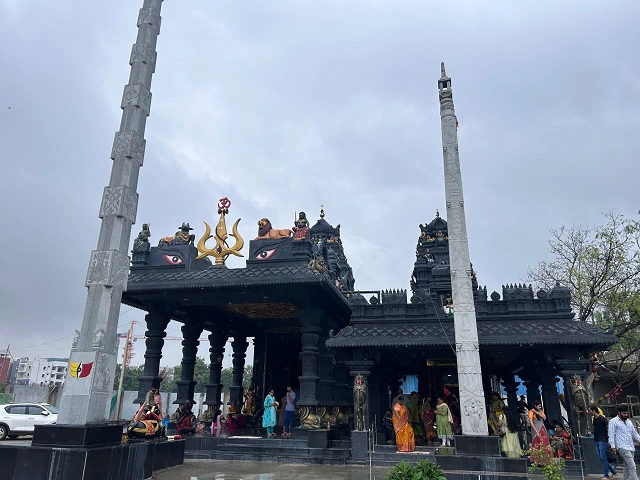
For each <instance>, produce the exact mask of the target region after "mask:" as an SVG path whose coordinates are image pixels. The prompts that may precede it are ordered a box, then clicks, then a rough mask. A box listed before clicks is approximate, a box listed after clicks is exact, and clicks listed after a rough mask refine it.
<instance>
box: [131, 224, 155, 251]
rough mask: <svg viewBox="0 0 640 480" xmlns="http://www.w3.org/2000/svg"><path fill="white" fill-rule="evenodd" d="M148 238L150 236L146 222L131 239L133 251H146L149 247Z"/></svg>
mask: <svg viewBox="0 0 640 480" xmlns="http://www.w3.org/2000/svg"><path fill="white" fill-rule="evenodd" d="M149 238H151V230H150V229H149V224H148V223H143V224H142V230H140V233H139V234H138V236H137V237H136V238H135V239H134V240H133V251H134V252H148V251H149V249H150V248H151V245H150V244H149Z"/></svg>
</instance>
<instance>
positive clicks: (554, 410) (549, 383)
mask: <svg viewBox="0 0 640 480" xmlns="http://www.w3.org/2000/svg"><path fill="white" fill-rule="evenodd" d="M557 381H558V378H557V377H556V375H555V373H553V372H551V375H544V376H543V377H542V402H543V408H544V413H546V415H547V418H548V419H549V421H551V420H561V419H562V414H561V413H560V398H559V396H558V389H557V388H556V382H557Z"/></svg>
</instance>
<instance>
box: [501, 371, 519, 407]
mask: <svg viewBox="0 0 640 480" xmlns="http://www.w3.org/2000/svg"><path fill="white" fill-rule="evenodd" d="M518 385H519V382H516V380H515V378H514V377H513V375H512V374H505V375H504V377H503V378H502V386H503V387H504V389H505V391H506V392H507V408H508V409H509V411H510V412H511V413H512V414H513V416H514V417H517V416H518Z"/></svg>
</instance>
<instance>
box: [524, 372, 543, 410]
mask: <svg viewBox="0 0 640 480" xmlns="http://www.w3.org/2000/svg"><path fill="white" fill-rule="evenodd" d="M521 378H522V377H521ZM522 384H523V385H524V386H525V388H526V389H527V403H528V404H529V406H531V405H533V402H535V401H539V400H541V399H540V379H539V378H538V377H537V375H530V376H527V377H526V378H525V379H524V382H522Z"/></svg>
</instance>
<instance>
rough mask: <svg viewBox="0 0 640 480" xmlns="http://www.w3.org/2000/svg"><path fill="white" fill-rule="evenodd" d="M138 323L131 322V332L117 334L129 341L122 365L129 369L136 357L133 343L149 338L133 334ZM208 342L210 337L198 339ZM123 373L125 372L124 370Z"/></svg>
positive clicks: (177, 338)
mask: <svg viewBox="0 0 640 480" xmlns="http://www.w3.org/2000/svg"><path fill="white" fill-rule="evenodd" d="M136 323H139V322H137V321H136V320H131V326H130V327H129V330H127V332H126V333H118V334H117V335H118V339H120V338H126V339H127V340H126V343H125V345H124V352H123V353H122V364H123V365H124V367H125V368H127V367H129V364H130V363H131V359H132V358H133V356H134V355H135V353H133V342H137V341H138V340H145V339H146V338H147V337H146V336H145V335H134V334H133V328H134V325H135V324H136ZM164 340H184V338H183V337H164ZM208 340H209V338H208V337H201V338H199V339H198V341H199V342H206V341H208ZM122 371H124V368H123V369H122ZM121 378H122V374H121ZM121 383H122V382H121Z"/></svg>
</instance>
